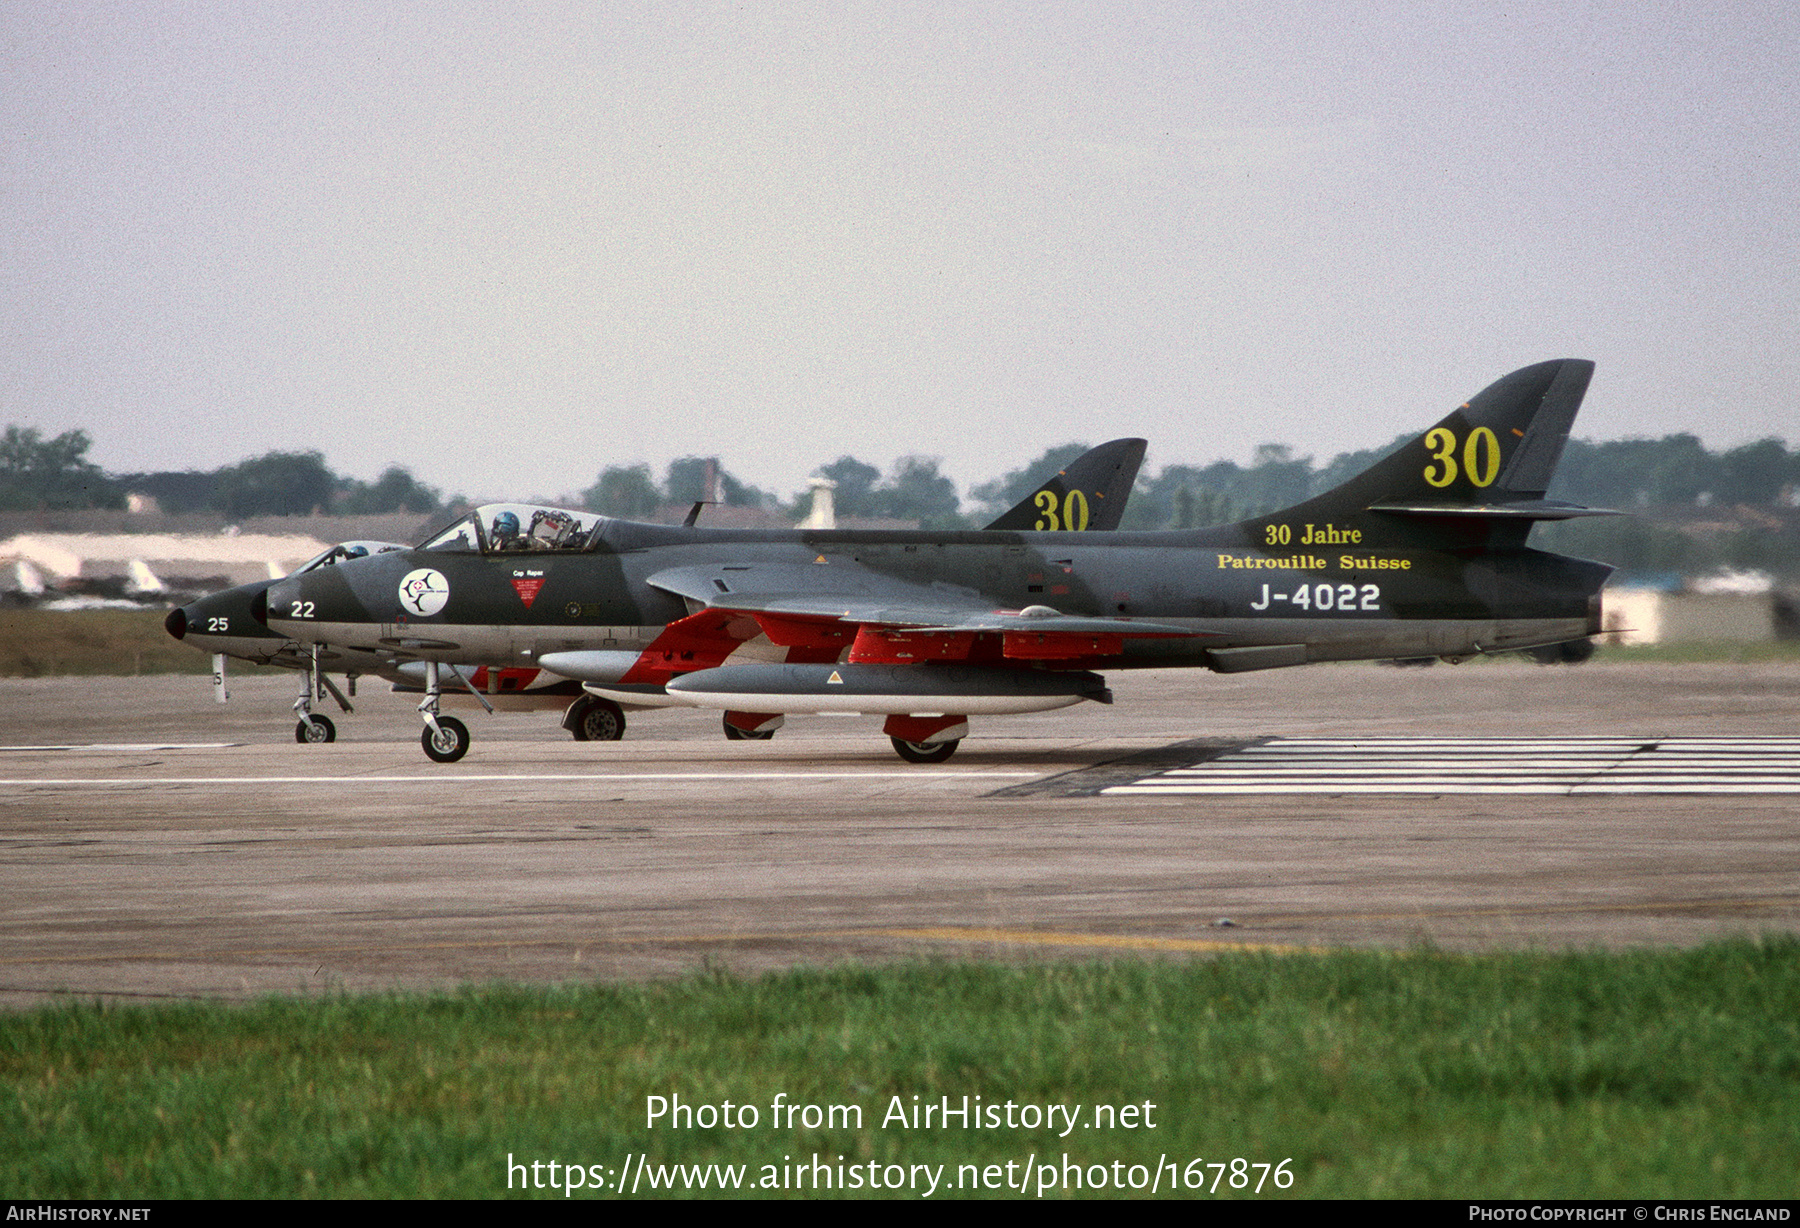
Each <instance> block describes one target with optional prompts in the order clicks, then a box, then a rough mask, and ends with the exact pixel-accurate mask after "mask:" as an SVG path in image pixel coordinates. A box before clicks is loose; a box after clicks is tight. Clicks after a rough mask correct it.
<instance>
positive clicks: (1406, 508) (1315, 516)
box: [1246, 358, 1619, 545]
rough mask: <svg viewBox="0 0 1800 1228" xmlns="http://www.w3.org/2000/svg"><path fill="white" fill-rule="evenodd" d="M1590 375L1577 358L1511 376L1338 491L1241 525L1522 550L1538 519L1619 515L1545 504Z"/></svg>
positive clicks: (1589, 365) (1543, 364)
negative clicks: (1409, 530) (1430, 535)
mask: <svg viewBox="0 0 1800 1228" xmlns="http://www.w3.org/2000/svg"><path fill="white" fill-rule="evenodd" d="M1593 374H1594V364H1593V363H1591V362H1588V361H1587V360H1586V359H1581V358H1561V359H1557V360H1555V361H1552V362H1541V363H1538V364H1536V365H1535V366H1530V367H1524V368H1522V369H1520V370H1518V371H1514V372H1513V373H1512V374H1511V375H1508V376H1504V377H1503V378H1501V379H1499V380H1496V381H1495V382H1494V383H1492V384H1490V385H1488V387H1486V388H1485V389H1483V390H1482V391H1481V392H1479V393H1477V394H1476V395H1475V396H1473V397H1471V398H1470V399H1469V400H1468V401H1467V402H1465V403H1464V404H1463V405H1462V406H1460V407H1459V408H1458V409H1456V410H1455V411H1454V412H1453V413H1451V414H1450V415H1449V416H1448V417H1447V418H1445V419H1443V420H1442V421H1441V422H1439V423H1438V424H1437V425H1436V426H1434V427H1432V428H1431V429H1430V430H1428V431H1426V432H1425V433H1424V434H1422V435H1420V436H1419V437H1418V438H1417V439H1414V440H1413V441H1412V442H1410V443H1408V444H1406V445H1405V446H1403V447H1402V448H1400V450H1399V451H1397V452H1394V453H1393V454H1392V455H1390V456H1387V457H1385V458H1384V459H1382V460H1380V461H1378V462H1376V463H1375V464H1374V465H1373V466H1372V467H1370V468H1369V469H1367V470H1365V471H1363V472H1362V473H1361V474H1358V475H1357V476H1356V477H1354V478H1351V479H1350V480H1349V481H1348V482H1345V483H1344V484H1343V485H1341V486H1338V487H1337V488H1335V489H1333V490H1329V491H1326V492H1325V493H1324V494H1322V495H1318V496H1316V497H1315V498H1312V499H1308V500H1307V501H1306V502H1305V503H1301V504H1299V505H1297V506H1295V507H1291V508H1289V509H1288V510H1286V511H1285V512H1280V513H1277V514H1276V515H1274V516H1266V517H1260V518H1258V519H1257V520H1254V521H1250V522H1247V524H1246V527H1247V528H1260V527H1261V526H1263V525H1266V524H1271V523H1274V524H1294V523H1302V522H1304V523H1310V524H1320V525H1329V524H1337V525H1350V524H1354V525H1356V526H1357V527H1361V528H1363V529H1364V530H1365V531H1366V532H1371V533H1375V534H1382V533H1383V532H1384V531H1386V532H1391V531H1392V530H1394V529H1395V528H1397V527H1398V525H1399V524H1400V523H1402V522H1406V523H1410V524H1412V525H1413V526H1414V527H1415V528H1423V527H1427V526H1429V527H1430V528H1432V529H1434V530H1435V531H1436V532H1438V533H1440V534H1448V535H1451V536H1453V537H1455V538H1459V539H1465V540H1467V539H1485V540H1486V541H1488V542H1489V543H1490V544H1496V545H1498V544H1505V543H1508V542H1511V543H1512V544H1523V542H1524V540H1525V535H1526V533H1527V532H1529V531H1530V528H1531V525H1532V524H1534V523H1535V522H1537V521H1539V520H1567V519H1570V518H1571V517H1575V516H1612V515H1618V514H1619V513H1617V512H1611V511H1606V510H1602V509H1597V508H1587V507H1580V506H1578V505H1576V504H1573V503H1563V502H1560V501H1557V500H1549V499H1545V498H1544V492H1545V491H1546V490H1548V489H1549V487H1550V479H1551V478H1552V477H1553V476H1554V475H1555V473H1556V464H1557V462H1558V461H1559V460H1561V459H1562V452H1563V445H1564V444H1565V443H1566V442H1567V441H1568V438H1569V428H1570V426H1572V425H1573V424H1574V421H1575V411H1576V410H1577V409H1579V408H1580V407H1581V398H1582V396H1583V395H1584V394H1585V393H1586V392H1587V386H1588V381H1589V380H1590V379H1592V378H1593Z"/></svg>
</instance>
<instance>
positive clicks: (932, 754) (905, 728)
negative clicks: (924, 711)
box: [881, 715, 969, 763]
mask: <svg viewBox="0 0 1800 1228" xmlns="http://www.w3.org/2000/svg"><path fill="white" fill-rule="evenodd" d="M881 732H883V733H885V734H887V735H888V740H889V741H890V742H892V743H893V744H894V752H895V753H896V754H898V755H899V756H900V757H901V758H902V759H904V760H906V761H907V762H908V763H942V762H943V761H944V760H946V759H948V758H949V757H950V756H951V755H954V754H955V753H956V748H957V747H958V746H959V745H961V744H962V740H963V738H965V737H967V736H968V733H969V718H968V717H966V716H951V715H944V716H901V715H896V716H890V717H888V718H887V724H885V725H883V726H882V727H881Z"/></svg>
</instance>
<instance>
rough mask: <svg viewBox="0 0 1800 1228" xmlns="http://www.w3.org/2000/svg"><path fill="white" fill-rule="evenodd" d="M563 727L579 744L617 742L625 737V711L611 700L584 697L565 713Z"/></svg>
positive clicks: (590, 696) (594, 696)
mask: <svg viewBox="0 0 1800 1228" xmlns="http://www.w3.org/2000/svg"><path fill="white" fill-rule="evenodd" d="M562 725H563V728H564V729H567V730H568V731H569V732H570V733H572V734H574V735H575V740H576V741H577V742H617V741H618V740H619V739H620V738H622V737H624V736H625V709H623V708H621V707H619V705H618V704H616V703H614V702H613V701H612V700H610V699H601V698H600V697H599V696H597V695H584V696H582V697H581V698H580V699H578V700H576V701H575V702H574V703H572V704H570V705H569V707H568V710H567V711H566V712H564V713H563V720H562Z"/></svg>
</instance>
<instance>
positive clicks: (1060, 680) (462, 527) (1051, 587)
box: [259, 359, 1611, 762]
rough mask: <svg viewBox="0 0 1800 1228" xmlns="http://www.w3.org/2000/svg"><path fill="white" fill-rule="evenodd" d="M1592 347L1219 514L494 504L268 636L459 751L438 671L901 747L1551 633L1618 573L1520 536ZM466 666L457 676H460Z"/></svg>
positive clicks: (1488, 647) (272, 606)
mask: <svg viewBox="0 0 1800 1228" xmlns="http://www.w3.org/2000/svg"><path fill="white" fill-rule="evenodd" d="M1592 374H1593V364H1592V363H1590V362H1585V361H1582V360H1579V359H1562V360H1557V361H1553V362H1546V363H1539V364H1537V365H1536V366H1531V367H1526V368H1524V369H1523V370H1520V371H1515V372H1514V373H1513V374H1511V375H1508V376H1506V377H1505V378H1504V379H1501V380H1500V381H1498V382H1497V383H1495V384H1493V385H1492V386H1490V387H1489V388H1487V389H1486V390H1485V391H1483V392H1481V393H1480V394H1479V395H1477V396H1476V397H1474V398H1472V399H1471V400H1470V401H1468V402H1467V403H1465V404H1463V405H1462V406H1460V407H1458V408H1457V409H1456V410H1454V411H1452V412H1451V413H1450V414H1449V416H1447V417H1445V418H1444V419H1443V420H1442V421H1440V422H1439V423H1437V425H1435V426H1433V427H1431V428H1430V429H1429V430H1427V431H1425V432H1424V433H1423V434H1422V435H1420V436H1418V437H1417V438H1416V439H1414V440H1412V441H1411V442H1410V443H1408V444H1406V445H1405V446H1403V447H1401V448H1399V449H1398V450H1397V451H1395V452H1393V453H1392V454H1390V455H1389V456H1388V457H1386V458H1385V459H1383V460H1381V461H1379V462H1377V463H1376V464H1375V465H1374V466H1373V467H1371V468H1370V469H1368V470H1367V471H1366V472H1364V473H1363V474H1361V475H1359V476H1358V477H1355V478H1353V479H1351V480H1350V481H1348V482H1346V483H1344V484H1343V485H1342V486H1339V487H1338V488H1336V489H1335V490H1332V491H1329V492H1327V493H1326V494H1323V495H1320V496H1318V497H1317V498H1314V499H1310V500H1308V501H1307V502H1305V503H1302V504H1300V505H1298V506H1296V507H1293V508H1289V509H1288V510H1287V511H1284V512H1278V513H1275V514H1273V515H1268V516H1259V517H1256V518H1254V519H1251V520H1246V521H1243V522H1241V523H1238V524H1233V525H1225V526H1220V527H1217V528H1210V529H1195V530H1179V531H1173V532H1157V533H1141V532H1114V533H1104V534H1093V533H1071V532H1068V531H1065V530H1061V529H1056V528H1049V527H1046V529H1045V530H1043V531H1039V530H1037V529H1035V528H1034V529H1030V530H1017V531H998V532H994V531H979V532H961V533H928V532H861V531H854V530H840V531H811V530H779V531H775V530H726V529H709V528H706V527H704V526H700V525H690V526H662V525H648V524H637V523H632V522H629V521H621V520H611V519H607V518H605V517H597V516H592V515H588V514H579V513H572V512H565V511H559V510H556V509H549V508H533V507H529V506H525V505H517V504H512V505H492V506H489V507H484V508H480V509H478V510H477V511H475V512H474V513H472V514H471V515H469V516H468V517H466V518H465V519H463V520H460V521H458V522H456V523H455V524H452V525H451V526H449V527H448V528H446V529H444V530H443V531H442V532H440V533H438V534H436V535H435V536H433V537H431V538H429V539H428V540H427V541H426V542H425V543H424V544H423V545H421V546H419V547H418V548H416V549H413V550H408V551H402V552H396V553H390V554H383V555H378V556H375V557H372V558H368V559H359V560H354V561H351V562H347V563H344V564H341V565H339V566H336V567H331V568H324V569H320V570H317V571H313V572H309V573H306V574H304V575H298V576H295V577H293V578H291V579H288V580H283V581H281V582H279V583H277V584H275V585H274V586H272V587H271V588H270V589H269V590H268V591H267V593H266V594H265V596H264V598H263V601H262V602H261V604H260V605H259V616H260V617H261V618H263V619H264V620H265V621H266V622H267V624H268V626H269V627H271V628H272V629H274V630H275V631H277V632H278V633H279V634H281V635H284V636H287V637H290V638H292V639H294V640H296V641H299V642H303V643H312V642H326V643H331V644H337V645H341V646H345V647H348V648H350V649H353V650H359V651H368V652H373V653H377V654H383V653H385V654H390V655H391V656H392V658H393V659H394V660H395V661H397V662H398V661H418V662H422V663H423V664H424V667H425V675H426V694H425V701H424V703H422V704H421V705H420V711H421V713H422V715H423V717H424V720H425V730H424V732H423V735H422V741H423V743H424V746H425V751H426V754H428V755H429V756H430V757H431V758H433V759H436V760H439V761H440V762H448V761H452V760H455V759H459V758H461V757H462V755H463V754H464V753H465V752H466V751H467V749H468V745H469V734H468V730H467V729H466V728H465V727H464V726H463V725H462V723H461V722H459V721H457V720H455V719H454V718H451V717H445V716H440V715H439V713H438V698H439V695H440V679H441V677H442V675H441V674H440V667H441V666H442V665H444V664H490V665H492V664H494V663H497V662H503V661H511V662H514V663H517V664H532V665H535V666H537V667H538V668H541V669H545V670H549V671H552V672H554V673H556V674H560V675H563V676H565V677H568V678H573V679H578V680H580V681H581V682H582V683H583V684H584V687H585V689H586V691H587V692H588V693H589V695H591V696H592V697H594V699H595V701H596V702H598V703H603V704H607V705H610V708H609V711H610V712H612V713H614V714H616V715H617V716H618V719H619V723H620V726H621V727H622V724H623V711H624V709H626V708H627V707H633V706H637V707H700V708H712V709H717V710H721V711H723V712H724V713H725V718H724V719H725V722H726V724H727V726H728V727H732V728H735V729H737V730H739V731H740V733H743V734H747V735H749V736H757V735H760V734H763V733H766V732H768V731H770V730H772V729H773V728H774V727H775V726H776V725H778V724H779V723H780V722H781V720H782V717H783V715H784V714H786V713H810V712H853V713H867V714H873V715H880V716H885V717H886V718H887V721H886V725H885V727H884V732H885V733H886V734H887V735H888V736H889V737H890V738H891V739H892V741H893V744H894V748H895V749H896V750H897V751H898V752H899V754H900V755H901V756H902V757H903V758H905V759H908V760H910V761H913V762H937V761H941V760H944V759H947V758H949V757H950V755H951V754H952V753H953V752H954V751H955V749H956V746H957V744H958V742H959V740H960V739H961V738H962V737H963V736H964V735H965V734H966V733H967V732H968V718H969V717H970V716H973V715H989V714H1001V713H1013V712H1033V711H1045V710H1049V709H1052V708H1058V707H1063V706H1066V705H1069V704H1074V703H1079V702H1081V701H1082V700H1094V701H1097V702H1101V703H1106V702H1110V700H1111V698H1112V696H1111V693H1110V692H1109V691H1108V690H1107V687H1106V682H1105V679H1104V678H1103V677H1102V676H1101V675H1100V673H1099V672H1098V671H1100V670H1116V669H1136V668H1148V667H1168V666H1195V667H1205V668H1208V669H1212V670H1215V671H1218V672H1221V673H1236V672H1240V671H1245V670H1257V669H1274V668H1279V667H1284V666H1290V665H1300V664H1304V663H1306V662H1309V661H1344V660H1357V659H1386V658H1396V657H1421V656H1441V657H1444V658H1448V659H1452V660H1454V659H1458V658H1464V657H1469V656H1473V655H1475V654H1479V653H1487V652H1497V651H1503V650H1509V649H1518V648H1529V647H1533V646H1536V645H1545V644H1556V643H1562V642H1565V641H1569V640H1574V639H1579V638H1581V637H1583V636H1588V635H1592V634H1595V633H1596V632H1598V631H1599V629H1600V625H1601V624H1600V587H1601V585H1602V584H1603V583H1604V582H1605V580H1606V577H1607V575H1608V574H1609V573H1610V571H1611V568H1609V567H1606V566H1604V565H1603V564H1599V563H1591V562H1586V561H1583V560H1580V559H1571V558H1563V557H1560V556H1557V555H1553V554H1547V553H1544V552H1542V551H1538V550H1533V549H1531V548H1530V547H1529V546H1527V545H1526V538H1527V536H1528V534H1529V532H1530V530H1531V527H1532V525H1534V524H1535V523H1536V522H1538V521H1540V520H1562V519H1567V518H1569V517H1573V516H1584V515H1595V514H1605V513H1600V512H1597V511H1596V510H1595V509H1591V508H1583V507H1577V506H1575V505H1573V504H1568V503H1562V502H1557V501H1552V500H1548V499H1546V498H1545V497H1544V496H1545V491H1546V489H1547V488H1548V487H1549V485H1550V479H1551V475H1552V474H1553V473H1554V471H1555V468H1556V464H1557V461H1558V460H1559V459H1560V457H1561V455H1562V450H1563V445H1564V442H1565V441H1566V440H1567V438H1568V433H1569V427H1570V425H1571V423H1572V422H1573V421H1574V417H1575V412H1576V410H1577V408H1578V407H1579V406H1580V403H1581V399H1582V396H1583V394H1584V393H1585V392H1586V389H1587V385H1588V381H1589V379H1590V378H1591V376H1592ZM450 673H451V675H452V677H453V679H454V680H455V681H454V682H453V685H454V684H455V682H460V681H461V678H460V675H459V674H456V672H455V671H450Z"/></svg>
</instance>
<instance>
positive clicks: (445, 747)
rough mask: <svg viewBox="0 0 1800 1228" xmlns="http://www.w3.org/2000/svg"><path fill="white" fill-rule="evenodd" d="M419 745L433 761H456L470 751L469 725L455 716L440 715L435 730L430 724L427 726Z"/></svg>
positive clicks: (420, 736)
mask: <svg viewBox="0 0 1800 1228" xmlns="http://www.w3.org/2000/svg"><path fill="white" fill-rule="evenodd" d="M419 745H421V746H423V747H424V748H425V756H426V758H428V759H430V760H431V761H432V762H434V763H455V762H456V761H457V760H458V759H461V758H462V757H463V756H464V755H466V754H468V753H469V727H468V726H467V725H465V724H463V723H462V722H461V721H459V720H457V719H456V718H455V717H454V716H440V717H438V718H437V729H436V730H435V731H434V730H433V729H432V728H431V726H430V725H427V726H425V730H424V732H423V733H421V734H420V735H419Z"/></svg>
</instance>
